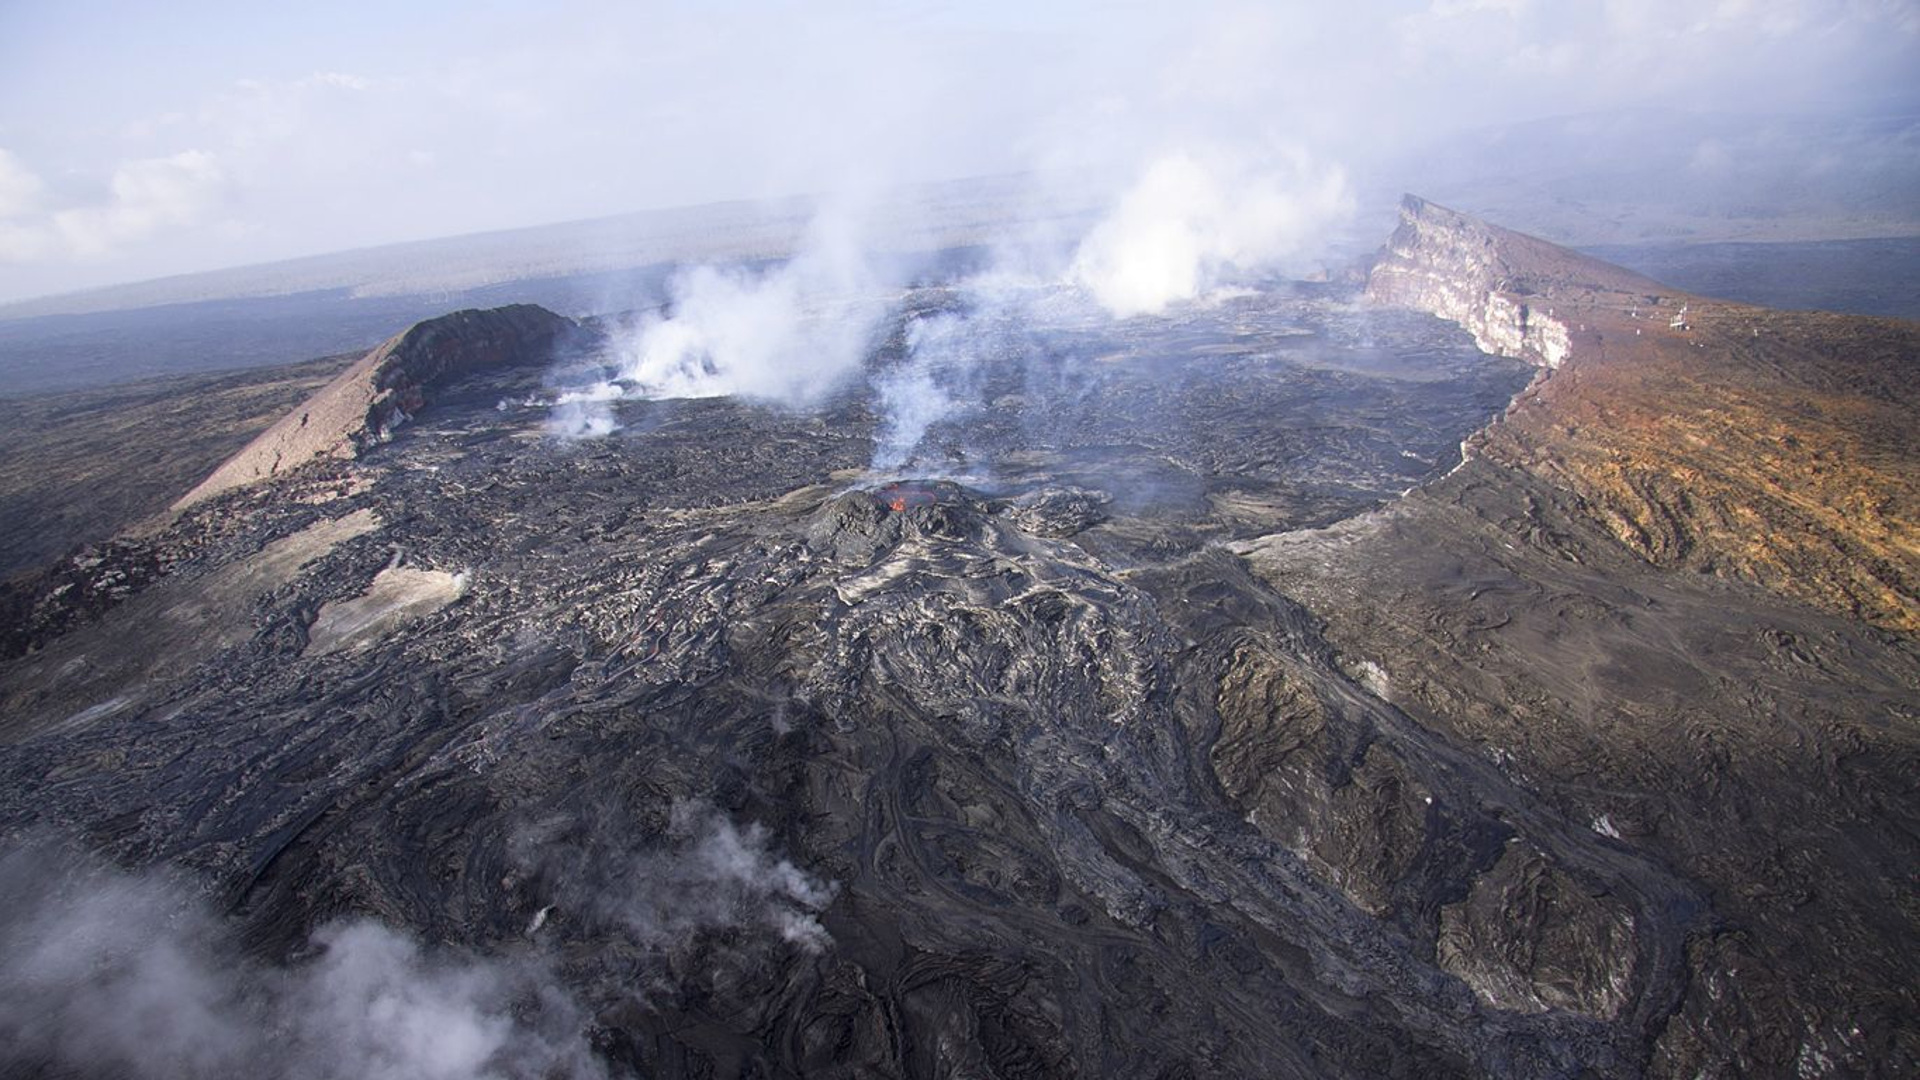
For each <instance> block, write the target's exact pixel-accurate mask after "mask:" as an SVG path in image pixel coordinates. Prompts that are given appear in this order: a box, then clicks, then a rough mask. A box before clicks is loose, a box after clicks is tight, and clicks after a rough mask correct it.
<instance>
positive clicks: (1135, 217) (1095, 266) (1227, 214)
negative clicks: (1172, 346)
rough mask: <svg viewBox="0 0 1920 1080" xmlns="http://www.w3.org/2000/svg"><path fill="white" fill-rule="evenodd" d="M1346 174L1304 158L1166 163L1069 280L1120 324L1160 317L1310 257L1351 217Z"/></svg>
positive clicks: (1076, 263) (1133, 195) (1140, 184)
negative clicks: (1219, 289)
mask: <svg viewBox="0 0 1920 1080" xmlns="http://www.w3.org/2000/svg"><path fill="white" fill-rule="evenodd" d="M1352 207H1353V196H1352V194H1351V193H1350V192H1349V190H1348V186H1347V181H1346V175H1345V173H1344V172H1343V171H1341V170H1340V169H1339V168H1337V167H1328V166H1322V165H1319V164H1317V163H1316V162H1314V161H1313V160H1312V159H1311V158H1309V157H1307V156H1306V155H1305V154H1304V153H1300V152H1288V153H1282V154H1278V155H1276V156H1275V157H1274V158H1273V160H1271V161H1269V162H1264V163H1260V164H1257V165H1256V164H1254V163H1250V162H1248V161H1246V160H1245V159H1242V158H1240V157H1238V156H1237V155H1231V154H1226V153H1222V152H1218V151H1216V152H1212V153H1208V154H1204V155H1199V154H1191V153H1175V154H1169V155H1167V156H1164V157H1160V158H1158V159H1156V160H1154V161H1153V162H1151V163H1150V164H1148V165H1147V167H1146V168H1145V169H1144V170H1143V171H1142V172H1141V174H1140V178H1139V179H1138V180H1137V181H1136V182H1135V183H1134V185H1133V186H1132V187H1131V188H1130V189H1128V191H1127V192H1126V193H1125V194H1124V195H1122V196H1121V197H1120V199H1119V200H1118V202H1117V203H1116V204H1115V206H1114V207H1113V210H1112V212H1111V213H1110V214H1108V216H1107V217H1106V218H1105V219H1104V220H1102V221H1101V222H1100V223H1099V224H1098V225H1096V226H1094V228H1093V229H1092V230H1091V231H1090V232H1089V233H1088V234H1087V236H1086V238H1085V239H1084V240H1083V241H1082V242H1081V243H1080V246H1079V249H1078V251H1077V252H1076V253H1075V255H1074V259H1073V266H1072V269H1071V271H1070V273H1071V276H1072V278H1073V280H1074V281H1075V282H1077V283H1078V284H1080V285H1081V286H1082V287H1084V288H1085V289H1087V291H1088V292H1090V293H1091V294H1092V295H1093V296H1094V298H1095V299H1097V300H1098V301H1099V302H1100V304H1101V305H1102V306H1104V307H1105V308H1106V309H1107V310H1108V311H1110V312H1112V313H1113V314H1114V315H1116V316H1120V317H1126V316H1131V315H1143V314H1155V313H1158V312H1160V311H1163V310H1165V309H1166V307H1167V306H1168V305H1169V304H1173V303H1175V302H1178V301H1182V300H1191V299H1194V298H1195V297H1198V296H1200V295H1201V294H1202V293H1204V292H1206V291H1207V290H1209V289H1211V288H1213V287H1214V286H1216V285H1220V284H1224V283H1226V282H1228V281H1231V280H1234V279H1236V278H1239V277H1246V276H1253V275H1259V274H1265V273H1271V272H1274V271H1276V270H1283V269H1287V268H1288V265H1287V264H1288V263H1289V261H1290V260H1296V259H1299V258H1300V257H1302V256H1306V255H1311V254H1313V253H1314V251H1315V249H1316V247H1317V246H1318V245H1319V244H1320V243H1321V242H1322V241H1323V240H1324V239H1325V237H1326V236H1327V235H1328V234H1329V232H1330V231H1331V230H1332V229H1333V228H1334V227H1335V226H1336V225H1338V224H1339V223H1340V222H1341V221H1342V220H1343V219H1344V218H1345V216H1346V215H1347V214H1349V213H1351V211H1352Z"/></svg>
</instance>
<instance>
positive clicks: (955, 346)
mask: <svg viewBox="0 0 1920 1080" xmlns="http://www.w3.org/2000/svg"><path fill="white" fill-rule="evenodd" d="M972 331H973V326H972V323H971V321H970V320H968V319H967V318H966V317H965V316H962V315H958V314H952V313H947V314H940V315H934V316H930V317H928V318H924V319H920V320H918V321H916V322H915V323H914V324H913V325H912V326H911V327H910V328H908V331H907V357H906V359H905V360H904V361H902V362H901V363H900V364H899V365H897V366H896V367H894V368H892V369H890V370H888V371H885V372H881V373H879V374H876V375H875V376H874V377H873V390H874V401H873V405H874V409H875V411H876V412H878V413H879V415H880V424H879V427H878V429H877V430H876V431H875V432H874V436H873V464H872V468H873V470H874V471H876V472H888V471H892V470H895V469H898V468H900V467H901V466H903V465H906V464H907V463H908V461H910V460H912V458H913V455H914V451H916V450H918V449H919V448H920V443H921V441H922V440H924V439H925V438H926V436H927V431H928V429H929V428H931V427H933V425H934V424H936V423H938V422H939V421H941V420H942V419H945V418H946V417H947V416H948V415H949V414H950V413H952V412H953V411H954V410H955V409H956V408H957V407H958V406H959V405H960V404H961V402H960V401H959V400H958V399H956V398H955V397H954V396H953V395H951V394H949V393H948V391H947V389H946V388H945V387H943V386H942V385H941V375H942V372H941V370H940V368H941V367H942V366H944V367H946V369H947V371H948V372H949V373H950V372H951V371H952V370H954V369H955V367H956V366H958V365H964V364H966V363H968V362H969V361H970V360H971V359H972V358H971V357H968V356H967V355H965V350H966V346H967V345H968V344H970V343H971V341H972V337H973V334H972ZM949 377H951V375H949Z"/></svg>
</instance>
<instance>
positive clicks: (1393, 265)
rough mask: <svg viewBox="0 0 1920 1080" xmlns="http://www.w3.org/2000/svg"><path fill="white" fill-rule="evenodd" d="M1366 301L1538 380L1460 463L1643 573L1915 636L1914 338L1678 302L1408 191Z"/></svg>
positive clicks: (1917, 331) (1882, 323) (1861, 322)
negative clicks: (1624, 554)
mask: <svg viewBox="0 0 1920 1080" xmlns="http://www.w3.org/2000/svg"><path fill="white" fill-rule="evenodd" d="M1367 294H1368V296H1369V298H1370V299H1372V300H1373V301H1374V302H1376V303H1380V304H1385V305H1390V306H1399V307H1409V308H1413V309H1415V310H1419V311H1425V312H1428V313H1431V314H1434V315H1437V316H1439V317H1441V318H1445V319H1449V320H1451V321H1454V322H1457V323H1459V324H1460V325H1461V326H1462V327H1464V328H1466V329H1467V330H1468V331H1470V332H1471V333H1472V334H1473V335H1474V338H1475V340H1476V341H1477V342H1478V343H1479V344H1480V347H1481V348H1482V349H1484V350H1486V351H1488V352H1493V353H1497V354H1500V355H1505V356H1513V357H1518V358H1523V359H1526V360H1529V361H1531V362H1533V363H1536V364H1539V365H1541V366H1542V367H1543V368H1544V369H1547V370H1546V372H1543V374H1550V375H1551V377H1550V378H1547V377H1543V378H1542V379H1540V380H1538V381H1537V382H1536V383H1535V385H1534V386H1533V387H1531V388H1529V390H1528V391H1527V392H1526V393H1525V394H1523V395H1521V397H1520V398H1519V399H1518V400H1517V401H1516V402H1515V403H1514V406H1513V408H1512V409H1511V410H1509V413H1508V415H1507V416H1506V417H1505V418H1504V419H1503V420H1502V421H1500V422H1499V423H1496V424H1495V425H1493V426H1492V427H1490V428H1489V429H1487V430H1486V431H1484V432H1482V433H1481V434H1480V435H1478V436H1476V437H1475V438H1474V439H1472V440H1469V443H1468V445H1467V447H1466V448H1465V450H1466V453H1467V455H1468V456H1477V457H1483V458H1485V459H1487V460H1488V461H1491V462H1494V463H1498V464H1502V465H1507V466H1512V467H1515V468H1520V469H1525V470H1527V471H1529V472H1531V473H1534V474H1536V475H1538V476H1539V477H1541V478H1542V479H1544V480H1546V481H1547V482H1549V483H1551V484H1553V485H1554V486H1556V487H1559V488H1562V489H1564V490H1566V491H1567V492H1569V493H1571V494H1572V495H1574V496H1575V497H1576V498H1577V499H1578V500H1579V501H1580V503H1581V506H1582V508H1583V509H1584V510H1585V511H1586V512H1587V513H1589V514H1590V515H1591V516H1592V517H1593V518H1594V519H1595V520H1596V521H1598V522H1599V523H1601V524H1602V525H1603V526H1604V527H1605V528H1606V529H1607V530H1608V531H1609V532H1610V533H1612V535H1613V536H1614V537H1615V538H1616V539H1618V540H1619V541H1620V542H1621V543H1623V544H1625V545H1626V546H1627V547H1628V548H1630V549H1631V550H1633V551H1634V552H1635V553H1636V554H1637V555H1639V556H1640V557H1641V558H1643V559H1645V560H1647V561H1648V562H1650V563H1653V564H1655V565H1658V566H1664V567H1684V568H1686V569H1689V570H1695V571H1700V572H1703V573H1709V574H1714V575H1718V576H1724V577H1731V578H1736V579H1740V580H1745V581H1749V582H1753V583H1757V584H1760V585H1762V586H1764V587H1766V588H1768V589H1770V590H1773V591H1775V592H1777V593H1780V594H1781V595H1784V596H1788V597H1791V598H1793V599H1796V600H1800V601H1803V602H1807V603H1811V604H1814V605H1816V606H1818V607H1820V608H1822V609H1824V610H1827V611H1831V612H1836V613H1840V614H1845V615H1850V616H1855V617H1858V618H1861V619H1864V620H1866V621H1868V622H1871V623H1873V624H1875V625H1878V626H1883V627H1888V628H1892V629H1898V630H1903V631H1906V632H1909V633H1912V632H1914V631H1917V630H1920V599H1916V597H1917V596H1920V437H1917V436H1916V431H1917V430H1920V428H1917V427H1916V424H1915V418H1916V417H1917V416H1920V389H1917V388H1920V379H1916V377H1915V376H1916V374H1920V370H1917V369H1920V325H1916V324H1914V323H1911V322H1905V321H1902V320H1898V319H1877V318H1868V317H1864V316H1850V315H1835V314H1830V313H1825V312H1792V311H1774V310H1770V309H1765V308H1756V307H1750V306H1747V305H1744V304H1735V303H1729V302H1726V301H1720V300H1713V299H1708V298H1704V297H1697V296H1689V295H1685V294H1682V293H1679V292H1676V291H1675V290H1672V289H1669V288H1666V287H1665V286H1662V285H1660V284H1659V283H1657V282H1654V281H1651V280H1649V279H1647V278H1643V277H1640V276H1639V275H1637V274H1633V273H1631V272H1629V271H1626V270H1622V269H1620V268H1618V267H1615V266H1611V265H1609V264H1607V263H1604V262H1600V261H1599V260H1596V259H1592V258H1589V257H1587V256H1583V255H1580V254H1578V253H1576V252H1571V251H1568V250H1566V249H1564V248H1560V247H1557V246H1555V245H1553V244H1550V243H1547V242H1545V241H1543V240H1539V239H1537V238H1534V237H1530V236H1526V235H1523V234H1520V233H1516V232H1513V231H1511V230H1507V229H1502V228H1500V227H1498V226H1494V225H1489V224H1487V223H1485V222H1482V221H1479V220H1477V219H1475V218H1472V217H1470V216H1468V215H1465V214H1461V213H1458V212H1455V211H1452V210H1448V209H1445V208H1444V207H1439V206H1436V205H1434V204H1432V203H1429V202H1426V201H1425V200H1423V199H1419V198H1417V197H1414V196H1411V195H1410V196H1408V197H1407V198H1406V200H1405V202H1404V203H1403V205H1402V208H1401V221H1400V226H1399V228H1398V229H1397V230H1396V231H1395V232H1394V234H1393V237H1392V239H1391V240H1390V241H1389V243H1388V245H1387V247H1386V249H1385V251H1383V252H1382V254H1381V257H1380V258H1379V260H1378V261H1377V262H1376V264H1375V266H1374V268H1373V270H1372V273H1371V275H1370V277H1369V280H1368V284H1367ZM1563 368H1564V370H1561V369H1563Z"/></svg>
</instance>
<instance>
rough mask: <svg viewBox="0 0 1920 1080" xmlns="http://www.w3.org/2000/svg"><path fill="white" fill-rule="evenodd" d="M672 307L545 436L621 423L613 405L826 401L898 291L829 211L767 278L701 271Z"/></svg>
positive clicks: (628, 340) (719, 269)
mask: <svg viewBox="0 0 1920 1080" xmlns="http://www.w3.org/2000/svg"><path fill="white" fill-rule="evenodd" d="M667 291H668V298H669V301H670V302H669V304H668V310H667V313H665V314H659V315H649V316H647V317H645V318H643V319H641V320H640V322H639V323H638V324H637V325H635V326H634V327H633V328H631V329H630V330H628V331H627V332H626V333H625V334H623V335H621V336H620V337H619V338H618V339H617V340H616V341H615V342H614V344H613V349H612V356H611V358H610V360H611V363H610V366H609V367H608V368H607V369H606V370H604V371H603V372H602V374H603V376H604V378H602V379H601V380H600V381H598V382H596V383H594V384H591V385H588V386H585V387H579V388H576V389H573V390H570V391H567V392H565V393H562V394H561V395H560V396H559V397H558V398H557V399H556V401H555V403H554V410H553V412H552V413H551V414H550V415H549V417H548V421H547V430H548V432H550V433H551V434H554V435H558V436H560V437H561V438H566V439H579V438H594V437H598V436H601V435H607V434H610V433H611V432H613V431H614V430H615V429H616V428H617V427H618V422H617V420H616V418H615V416H614V409H613V406H614V403H616V402H618V401H620V400H622V399H625V398H645V399H652V400H662V399H671V398H705V397H725V396H738V397H743V398H748V399H751V400H755V401H760V402H765V403H768V404H773V405H780V406H785V407H789V408H804V407H807V406H810V405H814V404H817V403H819V402H820V401H821V400H822V399H823V398H825V397H827V396H828V395H830V394H831V393H833V391H834V390H836V389H837V388H839V387H840V386H841V385H842V384H843V383H844V382H845V381H846V379H847V378H848V377H849V376H851V375H852V374H854V373H856V372H858V371H859V370H860V365H861V360H862V359H863V358H864V356H865V352H866V347H867V344H868V340H869V338H870V336H871V335H872V332H873V329H874V327H875V325H876V324H877V323H878V321H879V319H880V317H881V316H882V315H883V314H885V312H886V309H887V304H888V302H889V299H890V297H889V294H888V293H887V292H886V290H885V289H884V288H883V287H882V285H881V284H880V281H879V278H878V276H877V275H876V274H875V273H874V271H873V269H872V267H871V265H870V264H869V262H868V257H867V252H866V248H865V246H864V244H863V242H862V239H861V236H860V230H859V228H858V227H857V226H856V225H855V223H854V219H853V218H852V217H851V216H849V215H848V214H846V213H844V212H841V211H839V210H828V211H823V212H822V213H820V214H819V215H818V216H816V217H815V218H814V220H813V222H812V223H811V225H810V226H809V228H808V232H807V236H806V238H805V239H804V240H803V241H802V243H801V246H800V249H799V251H798V252H797V253H796V254H795V255H794V257H793V258H791V259H788V260H787V261H785V262H782V263H779V264H777V265H775V266H773V267H771V268H768V269H765V270H758V271H756V270H751V269H748V268H745V267H740V266H712V265H697V266H692V267H689V268H686V269H683V270H681V271H680V272H679V273H678V274H676V275H675V276H674V278H673V279H672V281H671V282H669V283H668V286H667Z"/></svg>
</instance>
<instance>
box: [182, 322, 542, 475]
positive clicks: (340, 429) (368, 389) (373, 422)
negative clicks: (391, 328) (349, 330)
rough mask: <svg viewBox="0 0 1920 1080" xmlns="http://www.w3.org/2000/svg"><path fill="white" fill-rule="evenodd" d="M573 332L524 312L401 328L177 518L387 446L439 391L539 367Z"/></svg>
mask: <svg viewBox="0 0 1920 1080" xmlns="http://www.w3.org/2000/svg"><path fill="white" fill-rule="evenodd" d="M572 329H574V326H573V323H572V321H571V320H568V319H564V318H562V317H560V316H558V315H555V314H553V313H552V312H550V311H547V310H546V309H544V308H540V307H536V306H534V305H531V304H518V305H515V306H512V307H504V308H495V309H492V310H488V311H460V312H455V313H453V314H451V315H443V316H441V317H439V318H437V319H429V320H427V321H425V322H422V323H418V324H416V325H414V326H412V327H409V328H408V329H407V330H406V331H404V332H402V333H400V334H398V335H395V336H394V337H393V338H392V339H391V340H389V341H388V342H387V343H386V344H384V345H381V346H380V347H379V348H377V349H375V350H373V351H372V352H370V353H368V354H367V355H366V357H365V358H364V359H362V360H361V361H360V362H359V363H357V364H355V365H353V366H352V367H350V368H348V369H347V370H346V371H344V372H341V374H340V376H339V377H338V378H337V379H335V380H334V381H333V382H332V383H330V384H328V385H327V386H326V387H325V388H324V389H322V390H321V391H320V392H318V393H316V394H314V395H313V397H311V398H309V399H308V400H307V402H306V403H305V404H304V405H302V406H301V407H300V408H298V409H296V410H294V411H293V412H291V413H288V414H287V415H286V416H285V417H283V418H282V419H281V420H280V421H279V422H278V423H276V424H274V425H273V426H272V427H270V428H268V429H267V430H266V431H264V432H262V433H261V434H260V436H259V437H258V438H256V439H255V440H254V441H253V442H252V443H251V444H250V445H248V446H247V448H246V449H245V450H243V451H241V452H240V453H239V454H237V455H235V456H234V457H233V458H232V459H230V460H228V461H227V462H226V463H225V464H223V465H222V466H221V467H220V468H219V469H217V470H215V471H214V473H213V474H212V475H211V476H209V477H207V478H206V479H205V480H204V481H202V482H201V483H200V484H199V485H198V486H196V487H195V488H194V489H193V490H192V491H190V492H188V493H187V494H186V495H184V496H182V497H181V498H180V500H179V502H177V503H175V509H183V508H185V507H188V506H191V505H193V504H194V503H197V502H200V501H201V500H203V499H208V498H212V497H213V496H215V495H218V494H220V493H221V492H223V491H228V490H231V489H233V488H236V487H241V486H244V485H247V484H252V483H258V482H260V481H262V480H267V479H271V478H273V477H276V476H280V475H283V474H285V473H288V472H291V471H293V470H295V469H298V468H300V467H301V466H303V465H306V464H308V463H309V462H311V461H312V460H313V459H315V458H320V457H338V458H351V457H354V456H356V455H358V454H359V453H361V452H362V451H364V450H365V449H366V448H367V447H369V446H372V445H375V444H378V443H381V442H384V441H386V440H388V439H390V438H392V437H393V434H394V432H395V431H397V430H398V429H399V427H400V426H401V425H402V424H405V423H407V422H408V421H409V420H411V419H412V418H413V416H414V414H416V413H418V412H419V411H420V410H421V409H422V408H424V407H425V406H426V404H427V402H428V401H429V400H430V396H431V394H432V393H433V391H434V389H435V388H436V386H437V385H439V384H441V383H444V382H446V381H448V380H450V379H454V378H457V377H458V376H460V375H463V374H468V373H471V372H474V371H478V370H481V369H484V368H488V367H493V366H498V365H503V364H530V365H540V364H546V363H548V362H549V361H550V359H551V355H552V349H553V347H554V345H555V343H556V342H558V341H560V340H561V339H562V338H563V337H564V336H565V335H566V334H567V333H568V332H569V331H570V330H572Z"/></svg>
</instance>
